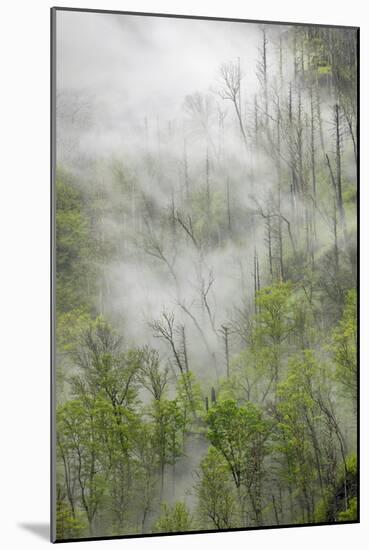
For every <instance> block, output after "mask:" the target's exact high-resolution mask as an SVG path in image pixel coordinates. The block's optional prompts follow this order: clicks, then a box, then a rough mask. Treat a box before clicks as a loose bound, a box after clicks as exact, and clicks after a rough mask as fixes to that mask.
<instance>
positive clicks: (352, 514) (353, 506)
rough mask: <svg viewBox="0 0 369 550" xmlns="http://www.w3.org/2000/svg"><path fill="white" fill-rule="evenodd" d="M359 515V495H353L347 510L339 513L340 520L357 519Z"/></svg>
mask: <svg viewBox="0 0 369 550" xmlns="http://www.w3.org/2000/svg"><path fill="white" fill-rule="evenodd" d="M357 518H358V515H357V497H352V498H350V500H349V503H348V508H347V510H345V511H343V512H340V513H339V514H338V520H339V521H356V520H357Z"/></svg>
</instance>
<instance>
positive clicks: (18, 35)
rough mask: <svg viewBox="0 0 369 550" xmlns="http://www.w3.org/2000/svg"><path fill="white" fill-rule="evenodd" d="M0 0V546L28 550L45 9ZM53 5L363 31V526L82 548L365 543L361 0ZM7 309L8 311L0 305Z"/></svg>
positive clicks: (40, 517) (35, 498)
mask: <svg viewBox="0 0 369 550" xmlns="http://www.w3.org/2000/svg"><path fill="white" fill-rule="evenodd" d="M52 5H53V3H52V2H50V1H48V0H33V1H30V0H17V1H14V2H12V1H11V0H8V1H7V2H6V3H2V6H1V12H0V41H1V44H0V59H1V63H0V82H1V83H0V94H1V98H0V132H1V134H0V135H1V149H0V151H1V162H0V226H1V227H0V278H1V285H0V291H1V295H2V297H1V299H0V325H1V329H0V335H1V336H0V337H1V340H0V341H1V345H0V367H1V371H0V384H1V392H0V407H1V411H0V421H1V429H0V479H1V481H0V546H1V547H2V548H5V549H7V550H8V549H9V550H10V549H13V548H14V549H17V550H23V549H26V548H27V550H33V549H36V548H39V547H41V546H43V547H45V546H46V545H48V544H49V542H48V521H49V7H51V6H52ZM57 5H65V6H71V7H88V8H104V9H115V10H131V11H152V12H163V13H165V12H166V13H179V14H190V15H209V16H219V17H235V18H237V17H238V18H247V19H267V20H272V21H273V20H275V21H291V22H293V21H298V22H306V23H328V24H337V25H357V26H361V60H362V61H361V84H362V87H361V121H362V122H361V125H362V133H361V163H362V171H361V205H362V225H361V240H362V249H361V266H362V284H361V304H362V306H361V311H362V318H361V335H362V359H361V396H362V399H361V424H362V439H361V458H362V464H361V483H362V484H361V487H362V491H361V520H362V523H361V524H360V525H337V526H333V527H313V528H311V527H310V528H293V529H285V530H283V529H282V530H269V531H258V532H243V533H226V534H210V535H205V534H203V535H186V536H178V537H174V538H173V537H163V538H147V539H132V540H117V541H100V542H89V543H79V546H78V548H84V547H85V546H86V545H89V546H87V548H90V547H91V548H92V547H95V548H99V549H100V548H101V549H108V548H111V549H113V548H118V547H124V548H126V549H127V550H133V549H135V550H144V549H146V548H147V549H148V550H157V549H159V548H160V549H162V550H166V549H169V548H173V546H175V547H176V548H177V549H179V550H181V549H184V548H187V547H188V546H191V547H192V548H193V550H197V549H199V548H202V549H206V548H209V549H210V548H212V550H213V549H214V548H223V547H224V545H229V546H230V545H232V547H233V549H235V550H236V549H238V548H255V547H257V548H258V549H260V550H263V549H266V548H273V549H279V548H281V549H283V550H289V549H292V548H296V547H298V548H299V550H304V549H309V550H311V549H312V548H314V549H316V550H320V549H323V548H325V547H328V548H332V549H333V548H334V550H340V549H345V550H347V549H348V548H355V550H356V549H362V548H367V547H368V541H369V526H368V520H369V484H368V483H369V468H368V466H369V459H368V452H369V430H368V418H369V395H368V389H369V385H368V374H367V370H368V369H367V358H368V344H369V338H368V337H367V326H368V311H369V300H368V290H367V289H368V285H367V284H366V278H365V272H366V273H367V270H366V268H367V267H368V246H366V245H367V241H366V239H367V238H369V231H368V229H369V206H368V204H369V201H368V199H369V187H368V184H367V182H368V150H369V143H368V128H367V127H368V122H369V119H368V93H369V87H368V85H369V80H368V71H369V50H368V42H369V38H368V33H369V17H368V14H367V13H366V10H365V5H366V2H365V1H364V0H361V1H360V0H345V1H341V2H338V0H330V1H328V0H325V1H324V0H300V1H297V0H257V1H254V2H252V3H251V2H250V3H249V2H245V0H243V1H237V0H212V1H211V2H210V1H209V2H207V1H206V0H197V1H196V0H186V1H184V0H172V1H170V0H151V1H150V0H136V1H133V0H130V1H123V0H121V1H113V0H107V1H103V0H100V1H94V0H88V1H85V0H79V1H75V0H69V1H68V2H67V3H63V2H60V4H57ZM4 306H5V307H4Z"/></svg>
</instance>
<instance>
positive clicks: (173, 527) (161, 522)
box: [154, 502, 194, 533]
mask: <svg viewBox="0 0 369 550" xmlns="http://www.w3.org/2000/svg"><path fill="white" fill-rule="evenodd" d="M193 525H194V523H193V519H192V517H191V514H190V512H189V510H188V508H187V506H186V505H185V504H184V503H183V502H176V503H175V504H174V506H172V507H170V506H168V505H167V504H166V503H163V504H162V514H161V516H160V518H159V519H158V521H157V522H156V524H155V526H154V532H156V533H181V532H185V531H191V529H193Z"/></svg>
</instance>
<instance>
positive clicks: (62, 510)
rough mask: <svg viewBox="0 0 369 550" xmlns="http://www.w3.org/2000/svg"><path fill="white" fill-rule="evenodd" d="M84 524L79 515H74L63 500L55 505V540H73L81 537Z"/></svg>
mask: <svg viewBox="0 0 369 550" xmlns="http://www.w3.org/2000/svg"><path fill="white" fill-rule="evenodd" d="M85 529H86V523H85V521H84V519H83V517H82V514H81V513H78V514H76V513H74V514H73V512H72V510H71V509H70V507H69V506H68V504H67V503H66V502H64V501H63V500H58V501H57V503H56V538H57V540H62V539H74V538H79V537H81V536H83V533H84V531H85Z"/></svg>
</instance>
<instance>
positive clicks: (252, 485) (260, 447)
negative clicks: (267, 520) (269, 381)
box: [207, 400, 269, 525]
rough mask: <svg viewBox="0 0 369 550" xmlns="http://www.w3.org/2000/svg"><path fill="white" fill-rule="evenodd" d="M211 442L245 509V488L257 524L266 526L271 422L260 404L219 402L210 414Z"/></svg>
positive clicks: (253, 518)
mask: <svg viewBox="0 0 369 550" xmlns="http://www.w3.org/2000/svg"><path fill="white" fill-rule="evenodd" d="M207 423H208V427H209V429H208V433H207V436H208V439H209V441H210V442H211V444H212V445H213V446H214V447H215V448H216V449H218V451H219V452H220V453H221V454H222V455H223V457H224V458H225V460H226V462H227V464H228V467H229V469H230V472H231V475H232V478H233V481H234V484H235V486H236V489H237V492H238V496H239V501H240V503H241V504H242V506H243V495H242V489H244V490H245V491H246V495H247V497H248V500H249V502H250V504H251V508H252V513H253V517H252V520H253V522H254V523H255V524H256V525H261V524H262V507H263V506H262V479H263V475H264V471H263V461H264V458H265V456H266V454H267V438H268V435H269V426H268V422H267V421H266V420H265V419H264V418H263V415H262V412H261V410H260V409H259V407H258V406H257V405H254V404H253V403H246V404H245V406H242V407H238V406H237V404H236V402H235V401H233V400H226V401H221V402H219V403H217V405H216V406H215V407H213V408H211V409H210V410H209V413H208V415H207Z"/></svg>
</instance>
